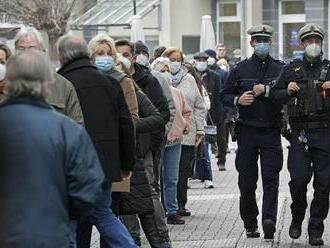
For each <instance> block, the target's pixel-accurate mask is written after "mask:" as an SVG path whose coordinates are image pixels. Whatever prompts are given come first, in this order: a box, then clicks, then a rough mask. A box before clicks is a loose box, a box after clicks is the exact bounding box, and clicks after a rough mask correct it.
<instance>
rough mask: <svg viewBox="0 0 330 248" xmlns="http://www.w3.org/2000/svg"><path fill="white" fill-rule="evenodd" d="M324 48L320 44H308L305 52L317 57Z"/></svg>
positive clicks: (309, 55) (311, 56)
mask: <svg viewBox="0 0 330 248" xmlns="http://www.w3.org/2000/svg"><path fill="white" fill-rule="evenodd" d="M321 51H322V48H321V46H320V45H319V44H316V43H312V44H309V45H308V46H306V48H305V53H306V55H307V56H308V57H310V58H317V57H319V56H320V55H321Z"/></svg>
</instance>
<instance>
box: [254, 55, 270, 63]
mask: <svg viewBox="0 0 330 248" xmlns="http://www.w3.org/2000/svg"><path fill="white" fill-rule="evenodd" d="M251 60H252V61H253V62H254V63H256V64H262V63H266V64H268V63H270V62H271V61H272V57H271V56H270V55H269V54H268V55H267V57H266V58H264V59H262V58H259V57H258V56H257V55H256V54H255V53H254V54H253V55H252V56H251Z"/></svg>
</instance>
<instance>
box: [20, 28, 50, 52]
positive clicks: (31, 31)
mask: <svg viewBox="0 0 330 248" xmlns="http://www.w3.org/2000/svg"><path fill="white" fill-rule="evenodd" d="M26 37H33V38H34V39H36V41H37V42H38V43H39V44H40V46H41V47H42V49H45V42H44V40H43V39H42V36H41V33H40V32H39V31H38V30H37V29H35V28H33V27H22V28H21V29H20V30H19V31H18V33H17V34H16V36H15V48H17V47H18V42H19V41H20V40H21V39H22V38H26Z"/></svg>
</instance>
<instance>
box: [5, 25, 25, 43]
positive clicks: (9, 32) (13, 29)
mask: <svg viewBox="0 0 330 248" xmlns="http://www.w3.org/2000/svg"><path fill="white" fill-rule="evenodd" d="M20 28H21V25H20V24H11V23H0V39H1V40H6V39H8V40H10V39H13V38H14V37H15V35H16V33H17V32H18V31H19V30H20Z"/></svg>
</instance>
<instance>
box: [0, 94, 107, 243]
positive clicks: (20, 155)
mask: <svg viewBox="0 0 330 248" xmlns="http://www.w3.org/2000/svg"><path fill="white" fill-rule="evenodd" d="M0 137H1V139H0V154H1V156H0V202H1V204H0V230H1V232H0V247H1V248H14V247H15V248H43V247H47V248H59V247H61V248H69V242H70V235H71V228H70V219H71V218H74V219H75V218H80V217H81V216H83V215H86V214H89V211H90V209H91V208H92V206H93V204H94V202H95V200H96V197H97V195H98V192H100V191H101V184H102V182H103V179H104V177H103V172H102V168H101V165H100V162H99V160H98V157H97V154H96V151H95V149H94V147H93V144H92V142H91V140H90V138H89V136H88V134H87V133H86V131H85V129H84V128H83V127H82V126H80V125H78V124H76V123H75V122H74V121H72V120H71V119H69V118H68V117H66V116H64V115H62V114H59V113H57V112H56V111H55V110H54V109H52V108H51V107H50V106H49V105H48V104H47V103H46V102H45V101H43V100H36V99H32V98H16V99H10V100H7V101H6V102H4V103H2V104H1V105H0Z"/></svg>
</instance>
